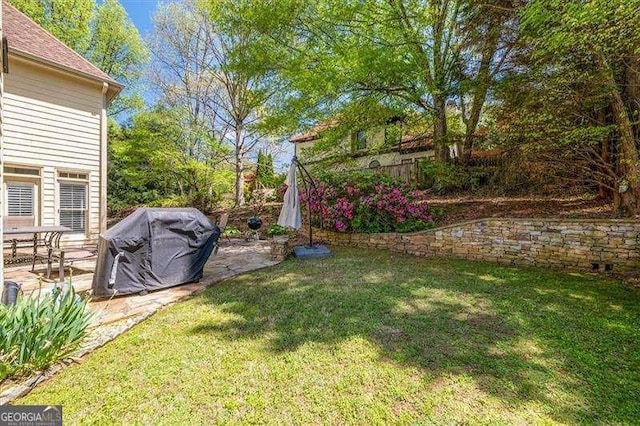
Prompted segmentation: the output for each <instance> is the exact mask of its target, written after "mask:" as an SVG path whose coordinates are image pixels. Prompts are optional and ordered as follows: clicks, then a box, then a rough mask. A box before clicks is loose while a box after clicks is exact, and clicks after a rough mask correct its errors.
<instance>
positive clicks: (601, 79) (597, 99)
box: [504, 0, 640, 215]
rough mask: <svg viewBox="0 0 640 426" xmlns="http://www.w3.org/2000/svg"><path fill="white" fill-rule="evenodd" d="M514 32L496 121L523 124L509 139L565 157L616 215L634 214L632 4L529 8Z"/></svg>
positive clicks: (636, 23)
mask: <svg viewBox="0 0 640 426" xmlns="http://www.w3.org/2000/svg"><path fill="white" fill-rule="evenodd" d="M521 31H522V41H523V43H525V45H524V46H525V47H524V48H523V49H522V52H521V65H520V66H519V67H518V68H517V69H516V70H515V71H516V74H515V75H514V77H513V79H514V82H515V83H514V84H513V85H512V87H514V88H515V91H514V92H509V93H508V97H507V98H506V103H507V105H508V106H509V107H510V108H509V110H507V111H505V114H504V118H507V119H509V120H511V121H512V122H514V123H520V124H523V125H521V126H512V128H511V132H512V134H513V136H514V139H515V140H517V141H519V142H520V143H525V144H528V145H529V146H534V147H543V148H545V149H547V150H551V152H557V153H558V155H556V157H557V158H565V159H566V157H567V154H568V153H571V154H572V155H573V158H572V160H573V165H574V168H576V169H577V170H579V171H580V176H578V178H579V179H585V177H587V178H588V177H590V176H591V177H593V179H594V180H596V181H597V182H598V184H599V185H600V187H601V193H605V192H608V191H610V192H611V194H612V195H613V202H614V207H615V209H616V210H617V211H619V212H620V213H621V214H626V215H633V214H638V213H639V212H640V164H639V159H638V149H637V146H638V134H639V131H640V129H639V124H638V120H637V117H638V114H639V112H640V107H639V106H640V98H639V97H638V91H637V90H636V87H637V76H638V75H639V74H640V60H639V56H638V52H639V50H638V46H639V45H640V1H639V0H613V1H609V0H607V1H604V0H592V1H589V2H584V1H579V0H570V1H559V0H534V1H531V2H529V4H528V5H527V7H526V9H525V10H524V11H523V14H522V26H521ZM514 93H515V94H514ZM516 99H519V100H520V101H511V100H516ZM603 189H607V190H608V191H604V190H603Z"/></svg>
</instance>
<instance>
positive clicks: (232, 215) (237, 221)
mask: <svg viewBox="0 0 640 426" xmlns="http://www.w3.org/2000/svg"><path fill="white" fill-rule="evenodd" d="M280 210H282V203H270V204H267V205H265V206H263V207H262V209H261V210H260V212H259V213H258V217H260V219H262V227H261V228H260V232H261V233H264V231H266V230H267V228H269V227H270V226H271V225H275V224H276V223H277V222H278V216H279V215H280ZM228 213H229V222H228V223H227V225H231V226H235V227H236V228H238V229H239V230H240V231H242V232H244V231H248V230H249V227H248V226H247V220H248V219H249V218H250V217H252V216H255V215H256V212H255V210H254V209H253V208H251V207H249V206H247V207H239V208H235V209H231V210H229V211H228ZM221 214H222V211H217V212H214V213H212V214H210V215H209V219H211V220H212V221H214V222H216V221H217V220H218V218H219V217H220V215H221Z"/></svg>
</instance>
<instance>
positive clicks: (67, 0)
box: [9, 0, 95, 52]
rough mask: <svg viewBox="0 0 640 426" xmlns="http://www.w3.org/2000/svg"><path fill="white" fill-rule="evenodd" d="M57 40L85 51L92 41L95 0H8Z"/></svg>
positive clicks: (76, 49) (79, 50) (77, 49)
mask: <svg viewBox="0 0 640 426" xmlns="http://www.w3.org/2000/svg"><path fill="white" fill-rule="evenodd" d="M9 3H11V4H12V5H13V6H14V7H16V8H17V9H18V10H20V11H21V12H22V13H24V14H25V15H27V16H28V17H30V18H31V19H32V20H34V21H35V22H36V23H37V24H38V25H40V26H41V27H43V28H45V29H46V30H48V31H49V32H50V33H51V34H53V35H54V36H55V37H56V38H57V39H59V40H60V41H62V42H63V43H64V44H66V45H67V46H69V47H70V48H72V49H74V50H75V51H77V52H83V51H84V50H85V49H86V48H87V46H88V45H89V43H90V39H91V29H90V22H91V20H92V18H93V12H94V8H95V0H9Z"/></svg>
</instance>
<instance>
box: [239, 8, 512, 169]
mask: <svg viewBox="0 0 640 426" xmlns="http://www.w3.org/2000/svg"><path fill="white" fill-rule="evenodd" d="M278 3H279V4H278V6H277V7H275V6H274V5H272V4H271V2H252V5H251V7H250V8H249V9H250V10H248V11H247V13H243V14H240V15H239V16H242V18H243V19H244V20H247V19H253V21H252V23H253V27H254V28H256V29H257V31H261V32H262V33H263V34H265V35H266V36H267V37H268V38H271V39H272V40H274V42H273V43H272V44H273V46H274V48H273V50H272V53H271V56H272V57H274V58H277V60H278V62H277V63H275V64H273V66H274V69H276V70H278V71H279V75H280V76H281V77H282V78H283V80H284V81H285V82H286V87H287V88H288V91H287V95H288V96H284V99H282V97H279V98H277V99H278V100H280V101H284V102H282V103H281V105H280V106H279V109H280V110H281V111H284V112H285V114H290V113H291V111H296V112H299V111H302V114H300V115H301V116H302V119H303V120H305V119H313V118H316V119H317V118H318V117H322V116H324V118H326V117H327V116H330V115H336V113H337V112H338V111H341V110H343V109H344V108H345V106H348V108H349V109H350V110H352V111H353V110H354V109H357V108H358V106H359V105H361V106H362V108H361V115H366V114H369V113H370V112H371V105H372V104H380V105H382V106H383V108H391V109H396V110H397V111H406V110H407V109H409V110H414V111H417V112H419V113H420V114H422V115H424V116H426V117H427V118H428V119H429V120H428V121H429V122H430V123H431V126H432V133H433V136H434V139H435V141H436V145H437V151H438V156H439V157H440V158H445V157H446V155H447V153H448V150H447V149H446V145H447V144H448V143H449V142H450V141H449V140H448V129H447V101H448V100H452V99H459V98H461V97H462V98H464V100H465V102H466V103H470V107H469V108H468V112H469V114H468V116H467V119H466V120H465V123H466V125H467V131H468V133H469V134H470V135H472V134H473V133H474V132H475V130H476V127H477V125H478V122H479V116H480V114H481V111H482V106H483V105H484V103H485V100H486V97H487V94H488V91H489V88H490V87H491V85H492V83H493V81H494V78H495V76H496V75H498V74H499V73H500V72H501V70H502V69H503V67H504V66H505V64H506V63H507V58H508V57H509V49H507V48H505V47H504V44H505V42H506V41H507V39H508V36H507V34H508V32H509V24H510V23H511V20H512V17H513V15H514V11H513V3H515V2H497V1H495V0H487V1H470V0H419V1H406V0H371V1H366V2H361V1H346V2H345V1H337V0H323V1H319V2H313V3H311V2H298V1H296V0H290V1H288V2H278ZM260 8H262V9H260ZM256 9H258V10H259V11H256ZM489 12H490V13H489ZM287 13H288V14H289V16H286V14H287ZM487 16H491V17H492V18H491V19H489V18H488V17H487ZM473 22H475V24H473ZM480 22H482V25H484V27H485V28H491V32H490V35H489V36H487V35H485V33H484V32H482V31H479V30H478V25H479V23H480ZM263 51H264V49H263V46H261V51H258V52H257V53H256V55H257V56H258V57H260V58H261V59H262V58H264V56H265V54H264V53H263ZM463 82H464V84H463ZM476 87H479V88H478V89H476ZM314 115H315V117H314ZM380 117H382V115H380ZM384 119H385V120H386V119H388V117H385V118H384Z"/></svg>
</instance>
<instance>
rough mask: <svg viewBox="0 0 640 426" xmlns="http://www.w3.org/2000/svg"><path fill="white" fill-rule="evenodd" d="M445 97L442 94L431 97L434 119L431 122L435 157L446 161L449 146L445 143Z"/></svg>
mask: <svg viewBox="0 0 640 426" xmlns="http://www.w3.org/2000/svg"><path fill="white" fill-rule="evenodd" d="M446 104H447V99H446V97H444V96H440V95H438V96H434V97H433V107H434V109H435V117H434V118H435V120H434V123H433V145H434V148H435V154H436V159H437V160H440V161H447V160H448V159H449V147H448V145H447V138H446V136H447V105H446Z"/></svg>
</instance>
